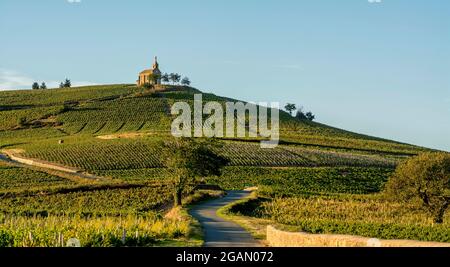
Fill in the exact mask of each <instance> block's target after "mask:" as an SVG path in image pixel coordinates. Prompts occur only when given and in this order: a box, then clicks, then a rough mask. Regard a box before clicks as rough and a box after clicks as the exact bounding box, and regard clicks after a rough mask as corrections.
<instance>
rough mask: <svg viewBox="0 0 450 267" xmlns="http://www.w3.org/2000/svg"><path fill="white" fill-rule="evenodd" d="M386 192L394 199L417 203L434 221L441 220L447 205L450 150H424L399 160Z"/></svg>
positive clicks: (449, 198)
mask: <svg viewBox="0 0 450 267" xmlns="http://www.w3.org/2000/svg"><path fill="white" fill-rule="evenodd" d="M385 193H386V195H387V196H388V197H390V198H393V199H395V200H399V201H402V202H405V203H415V204H417V205H420V206H421V207H423V208H424V209H425V210H427V211H428V212H429V213H430V215H431V216H432V217H433V219H434V222H435V223H437V224H440V223H443V221H444V214H445V212H446V210H447V209H448V207H449V205H450V154H449V153H445V152H427V153H423V154H420V155H418V156H416V157H413V158H410V159H408V160H406V161H404V162H402V163H400V165H399V166H398V167H397V169H396V171H395V173H394V175H393V176H392V177H391V178H390V180H389V181H388V183H387V184H386V187H385Z"/></svg>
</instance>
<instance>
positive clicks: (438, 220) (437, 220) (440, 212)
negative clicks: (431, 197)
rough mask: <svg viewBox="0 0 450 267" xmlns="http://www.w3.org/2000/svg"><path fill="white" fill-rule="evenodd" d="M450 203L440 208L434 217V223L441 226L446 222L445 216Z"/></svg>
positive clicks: (445, 203)
mask: <svg viewBox="0 0 450 267" xmlns="http://www.w3.org/2000/svg"><path fill="white" fill-rule="evenodd" d="M449 204H450V202H448V201H446V202H444V204H443V205H442V206H441V207H440V208H439V210H438V211H437V212H436V215H435V217H434V223H436V224H441V223H443V222H444V214H445V211H446V210H447V208H448V206H449Z"/></svg>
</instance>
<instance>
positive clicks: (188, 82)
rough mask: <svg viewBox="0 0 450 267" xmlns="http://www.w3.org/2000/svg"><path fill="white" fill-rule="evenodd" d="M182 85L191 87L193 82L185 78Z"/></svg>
mask: <svg viewBox="0 0 450 267" xmlns="http://www.w3.org/2000/svg"><path fill="white" fill-rule="evenodd" d="M181 85H186V86H189V85H191V80H189V78H188V77H184V78H183V79H182V80H181Z"/></svg>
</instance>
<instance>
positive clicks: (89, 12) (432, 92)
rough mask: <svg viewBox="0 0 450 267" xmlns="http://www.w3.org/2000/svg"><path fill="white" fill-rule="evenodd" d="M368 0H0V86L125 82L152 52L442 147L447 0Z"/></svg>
mask: <svg viewBox="0 0 450 267" xmlns="http://www.w3.org/2000/svg"><path fill="white" fill-rule="evenodd" d="M78 1H79V0H78ZM374 1H375V0H341V1H337V0H304V1H301V0H292V1H287V0H286V1H282V0H280V1H275V0H273V1H269V0H216V1H211V0H179V1H175V0H164V1H162V0H160V1H147V0H146V1H138V0H134V1H133V0H132V1H111V0H81V2H78V3H77V0H71V1H67V0H47V1H36V0H29V1H25V0H1V1H0V14H1V15H0V36H1V37H0V38H1V41H0V87H2V88H3V89H5V88H16V87H24V86H26V87H29V82H30V81H33V80H39V81H41V80H45V81H47V82H48V83H51V84H54V83H56V82H57V81H60V80H62V79H64V78H65V77H69V78H71V79H72V80H73V81H74V82H75V83H76V84H86V83H97V84H102V83H133V82H134V81H135V80H136V78H137V77H136V76H137V73H138V72H139V71H140V70H141V69H143V68H145V67H148V66H150V65H151V63H152V62H151V61H152V58H153V56H154V55H157V56H158V57H159V58H160V65H161V69H162V70H163V71H166V72H179V73H182V74H185V75H187V76H189V77H190V78H191V80H192V81H193V85H194V86H196V87H198V88H200V89H202V90H204V91H210V92H213V93H216V94H219V95H226V96H230V97H234V98H240V99H244V100H248V101H279V102H281V103H286V102H293V103H296V104H300V105H303V106H304V107H305V109H307V110H312V111H313V112H314V113H315V114H316V115H317V119H318V121H320V122H323V123H327V124H330V125H333V126H337V127H341V128H345V129H348V130H352V131H356V132H360V133H365V134H370V135H375V136H380V137H385V138H390V139H394V140H399V141H404V142H408V143H413V144H418V145H423V146H427V147H433V148H440V149H444V150H448V151H450V16H449V14H450V1H448V0H381V2H379V3H376V2H375V3H371V2H374ZM377 1H379V0H377ZM70 2H73V3H70Z"/></svg>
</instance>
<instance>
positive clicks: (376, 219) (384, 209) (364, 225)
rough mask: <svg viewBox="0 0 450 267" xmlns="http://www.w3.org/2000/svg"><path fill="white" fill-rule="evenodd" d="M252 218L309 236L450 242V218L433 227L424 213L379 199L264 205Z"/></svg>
mask: <svg viewBox="0 0 450 267" xmlns="http://www.w3.org/2000/svg"><path fill="white" fill-rule="evenodd" d="M252 212H253V214H252V215H253V216H258V217H263V218H268V219H271V220H273V221H275V222H277V223H281V224H284V225H290V226H295V227H296V228H297V229H298V230H301V231H305V232H309V233H332V234H352V235H359V236H366V237H376V238H382V239H414V240H423V241H438V242H450V223H449V222H450V215H449V214H447V217H446V220H445V221H446V223H444V224H441V225H435V224H433V222H432V220H431V219H430V217H429V216H427V214H426V213H424V212H423V211H418V210H417V209H414V208H413V207H412V206H405V205H404V204H398V203H393V202H388V201H385V200H382V199H377V197H367V196H364V197H355V196H352V195H347V196H341V197H324V196H321V197H314V196H312V197H311V196H310V197H296V198H283V199H279V198H278V199H274V200H272V201H269V202H264V203H262V204H261V206H259V207H258V208H257V209H256V210H254V211H252Z"/></svg>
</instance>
